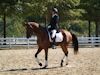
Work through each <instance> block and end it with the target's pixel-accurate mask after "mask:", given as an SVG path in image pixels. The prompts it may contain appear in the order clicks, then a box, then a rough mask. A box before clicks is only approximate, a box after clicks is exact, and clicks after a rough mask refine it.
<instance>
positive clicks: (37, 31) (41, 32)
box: [34, 27, 45, 38]
mask: <svg viewBox="0 0 100 75" xmlns="http://www.w3.org/2000/svg"><path fill="white" fill-rule="evenodd" d="M34 33H35V34H36V36H37V38H42V37H43V36H44V35H45V29H44V28H43V27H39V28H36V29H35V31H34Z"/></svg>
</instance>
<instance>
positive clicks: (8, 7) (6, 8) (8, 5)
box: [0, 0, 17, 38]
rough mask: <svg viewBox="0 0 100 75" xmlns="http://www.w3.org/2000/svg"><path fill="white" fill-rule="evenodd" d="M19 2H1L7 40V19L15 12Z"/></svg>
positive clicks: (8, 0)
mask: <svg viewBox="0 0 100 75" xmlns="http://www.w3.org/2000/svg"><path fill="white" fill-rule="evenodd" d="M16 4H17V0H1V1H0V15H2V16H3V23H4V38H6V17H7V16H8V15H9V16H10V15H11V14H12V13H13V12H14V10H15V8H14V7H15V5H16Z"/></svg>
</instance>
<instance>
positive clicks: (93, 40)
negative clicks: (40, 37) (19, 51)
mask: <svg viewBox="0 0 100 75" xmlns="http://www.w3.org/2000/svg"><path fill="white" fill-rule="evenodd" d="M36 40H37V38H36V37H32V38H29V39H27V38H14V37H13V38H0V48H2V47H9V48H12V47H14V46H25V47H27V48H29V47H30V46H33V45H36V44H37V43H36ZM78 42H79V46H91V47H94V46H100V37H78Z"/></svg>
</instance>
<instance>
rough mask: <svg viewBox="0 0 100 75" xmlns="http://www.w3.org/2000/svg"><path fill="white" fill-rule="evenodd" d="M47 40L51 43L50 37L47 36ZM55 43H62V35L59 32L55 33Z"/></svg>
mask: <svg viewBox="0 0 100 75" xmlns="http://www.w3.org/2000/svg"><path fill="white" fill-rule="evenodd" d="M49 40H50V42H53V41H52V39H51V37H50V35H49ZM55 41H56V42H62V41H63V35H62V33H61V32H59V33H56V38H55Z"/></svg>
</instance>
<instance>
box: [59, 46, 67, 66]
mask: <svg viewBox="0 0 100 75" xmlns="http://www.w3.org/2000/svg"><path fill="white" fill-rule="evenodd" d="M61 48H62V50H63V52H64V54H65V55H64V57H63V58H62V59H61V64H60V65H61V67H62V66H63V62H64V58H65V57H66V65H68V49H67V47H66V46H64V45H62V46H61Z"/></svg>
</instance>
